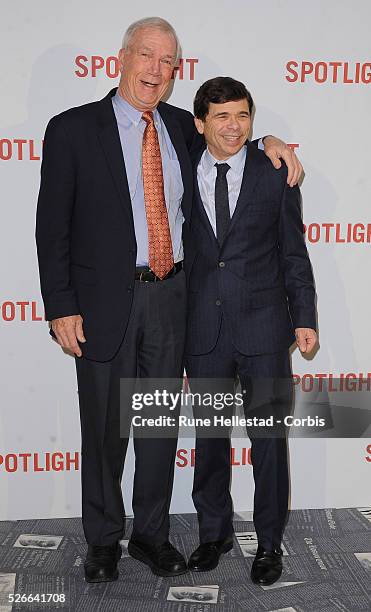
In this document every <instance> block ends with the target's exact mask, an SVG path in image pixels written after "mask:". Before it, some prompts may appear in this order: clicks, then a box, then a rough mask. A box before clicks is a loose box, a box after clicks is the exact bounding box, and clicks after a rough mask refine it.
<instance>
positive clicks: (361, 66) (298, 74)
mask: <svg viewBox="0 0 371 612" xmlns="http://www.w3.org/2000/svg"><path fill="white" fill-rule="evenodd" d="M286 71H287V73H286V75H285V79H286V81H288V82H289V83H306V82H312V83H319V84H322V83H338V84H344V85H355V84H364V85H368V84H369V83H371V62H308V61H298V60H291V61H289V62H287V64H286Z"/></svg>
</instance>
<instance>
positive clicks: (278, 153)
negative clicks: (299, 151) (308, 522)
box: [263, 136, 303, 187]
mask: <svg viewBox="0 0 371 612" xmlns="http://www.w3.org/2000/svg"><path fill="white" fill-rule="evenodd" d="M263 145H264V153H265V154H266V156H267V157H269V159H270V160H271V162H272V164H273V166H274V167H275V168H276V170H278V169H279V168H281V165H282V163H281V161H280V160H281V159H283V161H284V162H285V164H286V166H287V184H288V185H290V187H294V185H296V184H297V182H298V181H299V179H300V177H301V174H302V172H303V166H302V165H301V163H300V161H299V160H298V158H297V157H296V155H295V153H294V151H293V150H292V149H291V148H290V147H289V146H288V145H287V144H286V143H285V142H283V140H280V139H279V138H276V137H275V136H265V137H264V138H263Z"/></svg>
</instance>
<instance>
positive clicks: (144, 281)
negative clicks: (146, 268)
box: [139, 272, 149, 283]
mask: <svg viewBox="0 0 371 612" xmlns="http://www.w3.org/2000/svg"><path fill="white" fill-rule="evenodd" d="M143 274H146V272H141V273H140V275H139V282H140V283H149V281H148V280H144V279H143V278H142V276H143Z"/></svg>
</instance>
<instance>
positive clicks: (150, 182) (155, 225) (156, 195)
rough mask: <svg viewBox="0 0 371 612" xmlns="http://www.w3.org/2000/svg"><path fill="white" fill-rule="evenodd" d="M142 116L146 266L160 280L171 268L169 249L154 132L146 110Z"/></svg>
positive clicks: (168, 234)
mask: <svg viewBox="0 0 371 612" xmlns="http://www.w3.org/2000/svg"><path fill="white" fill-rule="evenodd" d="M142 117H143V119H144V121H145V122H146V123H147V125H146V128H145V130H144V134H143V149H142V165H143V186H144V201H145V205H146V216H147V225H148V254H149V267H150V268H151V270H152V272H154V273H155V274H156V276H158V278H161V279H162V278H164V277H165V276H166V274H167V273H168V272H170V270H171V269H172V268H173V266H174V257H173V247H172V243H171V236H170V228H169V219H168V216H167V210H166V202H165V194H164V177H163V175H162V161H161V152H160V145H159V142H158V136H157V130H156V127H155V124H154V122H153V115H152V112H151V111H146V112H145V113H143V115H142Z"/></svg>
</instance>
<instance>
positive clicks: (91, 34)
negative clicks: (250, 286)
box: [0, 0, 371, 520]
mask: <svg viewBox="0 0 371 612" xmlns="http://www.w3.org/2000/svg"><path fill="white" fill-rule="evenodd" d="M355 9H356V10H355ZM154 11H155V12H156V13H157V14H158V15H160V16H163V17H165V18H166V19H168V20H169V21H170V22H171V23H172V24H173V25H174V26H175V28H176V29H177V31H178V33H179V36H180V39H181V41H182V45H183V68H182V71H179V72H178V75H177V76H176V78H175V81H174V90H173V93H172V96H171V98H170V100H169V101H170V102H171V103H172V104H175V105H179V106H182V107H184V108H187V109H189V110H191V109H192V100H193V96H194V93H195V91H196V89H197V88H198V87H199V85H200V84H201V83H202V82H203V81H204V80H206V79H208V78H211V77H213V76H218V75H228V76H232V77H235V78H237V79H239V80H242V81H244V82H245V83H246V84H247V86H248V88H249V89H250V90H251V92H252V95H253V98H254V100H255V103H256V107H257V112H256V117H255V122H254V136H255V137H257V136H262V135H264V134H268V133H272V134H275V135H277V136H280V137H281V138H282V139H284V140H285V141H286V142H288V143H292V144H296V145H298V146H297V148H296V151H297V153H298V155H299V156H300V159H301V160H302V162H303V164H304V167H305V172H306V177H305V180H304V183H303V187H302V193H303V202H304V221H305V224H306V225H307V227H308V233H307V244H308V249H309V252H310V256H311V259H312V263H313V268H314V272H315V277H316V283H317V292H318V311H319V325H320V339H321V348H320V350H319V352H318V353H317V355H316V356H315V358H314V359H313V360H310V361H308V360H306V359H303V358H302V357H301V356H300V355H299V354H298V351H296V352H295V353H294V355H293V370H294V372H295V373H296V374H298V375H304V374H312V375H316V374H318V373H326V374H333V375H334V377H337V376H340V375H341V374H344V375H347V374H348V373H355V374H358V375H360V374H361V373H362V374H363V375H364V376H366V375H368V372H369V370H370V369H371V368H370V363H369V362H370V359H369V358H370V333H369V332H370V329H369V327H370V326H369V316H368V315H369V307H368V304H369V299H370V289H369V283H368V282H367V281H368V278H367V275H368V263H369V253H370V242H371V218H370V214H369V203H370V195H371V183H370V176H371V174H370V171H369V164H370V143H371V133H370V132H371V122H370V120H369V104H370V88H371V85H370V80H371V76H370V73H371V65H370V63H369V62H370V54H369V22H370V18H371V6H370V3H369V2H368V0H358V2H357V3H356V5H355V4H354V3H351V2H347V1H345V0H340V1H339V0H327V2H326V3H323V2H321V1H319V0H312V2H310V3H308V2H306V3H304V2H297V0H296V1H294V0H266V1H265V2H260V3H259V2H254V1H252V0H228V2H227V1H222V0H219V1H218V2H215V1H211V0H203V2H187V3H174V2H170V0H158V2H157V3H156V6H155V8H154V6H153V3H152V2H149V0H142V2H141V3H140V10H135V9H134V8H130V7H128V6H127V5H125V3H123V2H119V1H118V0H106V2H104V3H91V2H90V1H88V0H80V1H79V2H78V3H75V2H73V1H72V0H66V1H65V2H64V3H63V4H62V5H57V4H56V3H52V2H50V1H47V0H39V1H38V2H33V3H29V2H27V1H25V0H23V1H22V0H21V1H19V2H17V3H7V4H6V6H5V5H4V6H3V7H2V19H1V25H0V28H1V36H0V46H1V58H2V70H1V72H0V86H1V101H0V104H1V113H0V172H1V195H2V211H3V212H2V223H1V229H0V231H1V240H0V250H1V262H2V273H1V295H0V299H1V302H0V308H1V313H0V315H1V319H0V325H1V347H2V363H1V390H0V397H1V417H0V426H1V427H0V499H1V511H0V519H2V520H4V519H17V518H27V517H51V516H65V517H68V516H77V515H79V514H80V488H79V486H80V472H79V454H78V453H79V448H80V434H79V419H78V404H77V392H76V381H75V370H74V363H73V359H72V358H70V357H67V356H66V355H64V354H63V353H62V351H61V350H60V349H59V348H58V347H57V346H56V344H55V343H53V342H52V340H50V339H49V336H48V331H47V323H46V322H45V321H44V320H43V305H42V301H41V297H40V293H39V283H38V271H37V263H36V252H35V244H34V219H35V206H36V199H37V192H38V186H39V168H40V159H39V158H40V156H41V144H42V138H43V133H44V130H45V126H46V123H47V121H48V119H49V118H50V117H51V116H52V115H55V114H56V113H58V112H60V111H62V110H64V109H66V108H68V107H70V106H76V105H79V104H83V103H85V102H89V101H91V100H95V99H99V98H101V97H103V96H104V95H105V94H106V92H107V91H108V90H109V89H111V88H112V87H114V86H115V85H116V84H117V82H118V78H117V77H116V76H115V62H114V59H113V57H114V56H115V55H116V54H117V51H118V49H119V47H120V43H121V39H122V35H123V32H124V30H125V29H126V27H127V25H128V24H129V23H131V22H132V21H134V20H136V19H139V18H141V17H143V16H147V15H152V14H153V12H154ZM92 58H93V59H92ZM107 58H108V59H107ZM93 74H94V75H95V76H93ZM323 224H330V225H327V226H325V225H323ZM356 224H360V225H356ZM192 446H193V444H192V440H182V441H180V443H179V458H178V462H177V463H178V466H177V468H176V479H175V489H174V497H173V503H172V511H173V512H187V511H190V512H192V511H194V509H193V506H192V502H191V499H190V491H191V483H192V475H193V469H192V466H191V465H190V464H189V463H187V462H186V461H185V459H184V457H188V458H189V457H190V455H191V449H192ZM234 446H235V463H236V465H235V466H234V467H233V497H234V502H235V508H236V510H246V509H250V508H251V506H252V495H253V486H252V485H253V483H252V470H251V466H250V465H249V464H248V463H247V464H245V465H244V463H246V456H247V455H246V450H245V451H244V450H243V448H247V447H248V446H249V444H248V441H247V440H244V441H239V440H234ZM290 448H291V475H292V507H294V508H295V507H296V508H300V507H329V506H356V505H362V506H367V505H368V506H371V488H370V487H369V479H370V472H371V440H370V439H368V440H367V439H362V440H295V441H291V444H290ZM238 464H240V465H238ZM132 472H133V456H132V452H130V453H129V456H128V460H127V463H126V468H125V474H124V486H123V488H124V495H125V500H126V508H127V511H128V512H131V506H130V497H131V482H132Z"/></svg>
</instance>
